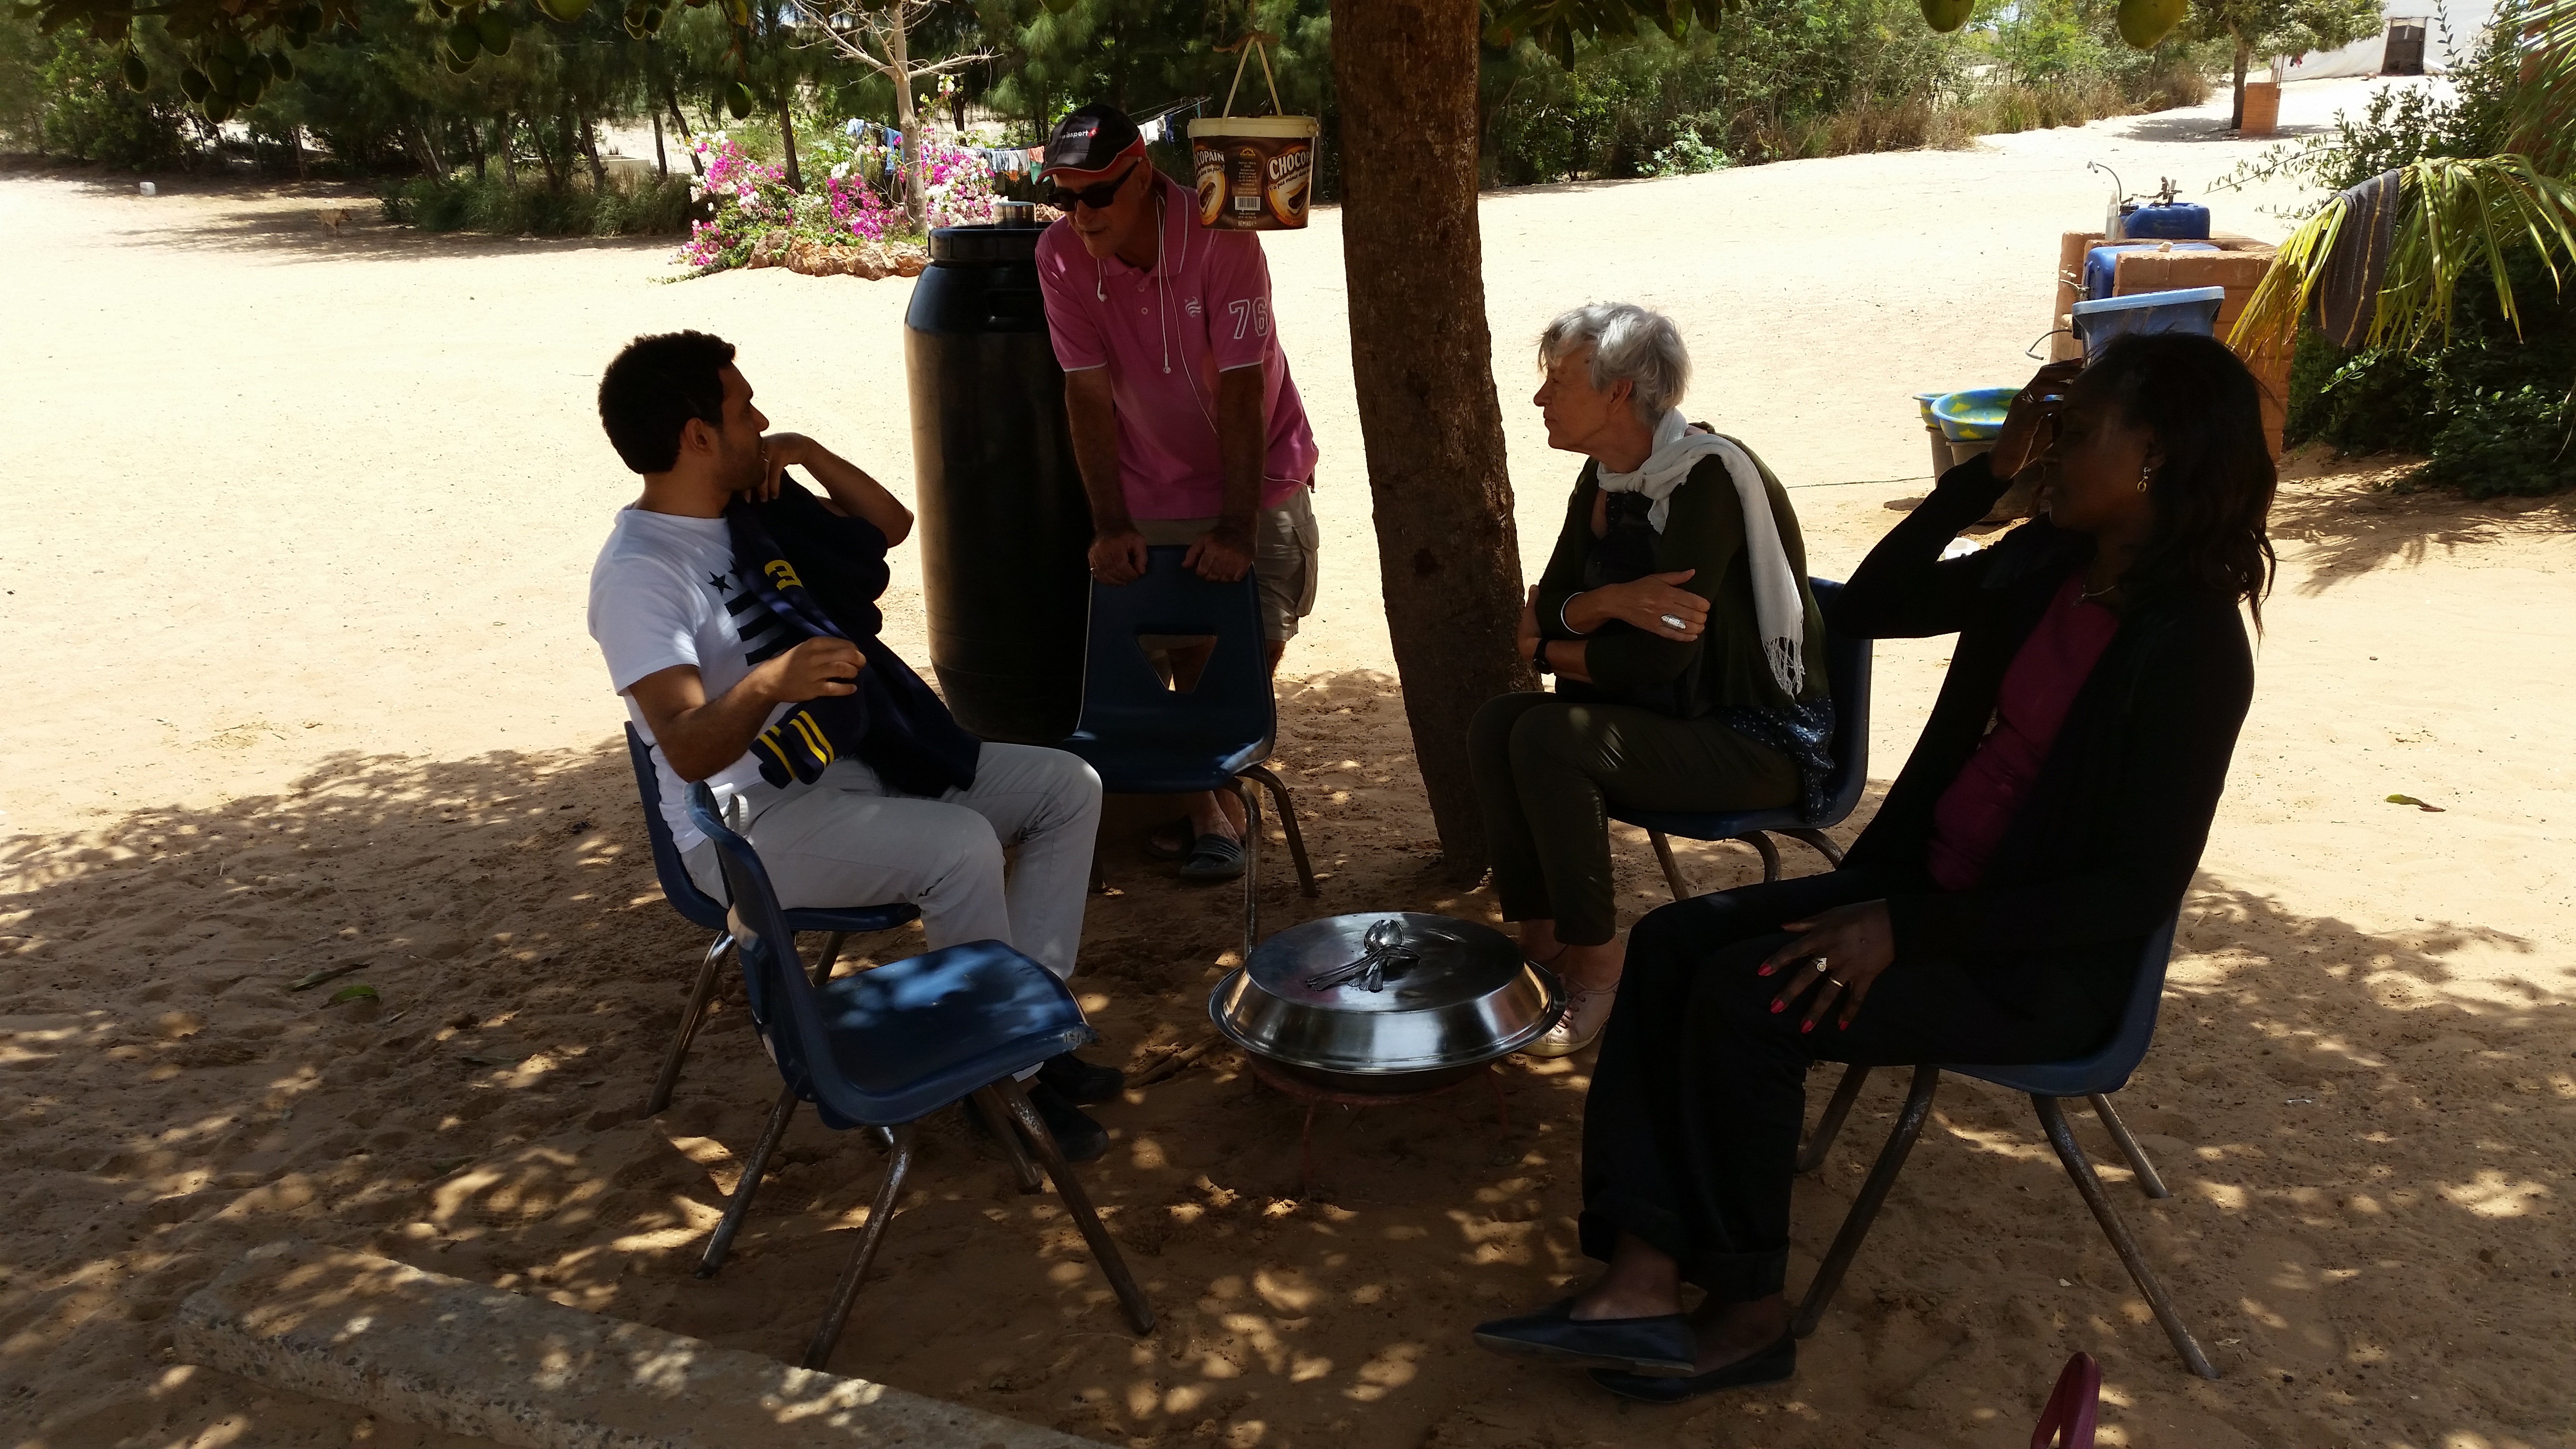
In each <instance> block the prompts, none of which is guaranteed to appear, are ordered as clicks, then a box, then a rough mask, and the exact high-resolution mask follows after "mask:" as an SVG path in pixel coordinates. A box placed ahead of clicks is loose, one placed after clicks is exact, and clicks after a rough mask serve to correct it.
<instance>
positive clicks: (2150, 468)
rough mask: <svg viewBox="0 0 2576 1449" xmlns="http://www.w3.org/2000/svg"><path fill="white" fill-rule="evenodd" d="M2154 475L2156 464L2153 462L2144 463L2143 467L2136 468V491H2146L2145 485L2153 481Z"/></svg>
mask: <svg viewBox="0 0 2576 1449" xmlns="http://www.w3.org/2000/svg"><path fill="white" fill-rule="evenodd" d="M2155 476H2156V465H2155V464H2153V463H2149V464H2148V465H2146V466H2145V467H2143V468H2140V469H2139V470H2138V491H2139V492H2141V493H2144V492H2146V491H2147V485H2148V484H2149V483H2151V482H2153V481H2155Z"/></svg>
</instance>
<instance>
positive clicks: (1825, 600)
mask: <svg viewBox="0 0 2576 1449" xmlns="http://www.w3.org/2000/svg"><path fill="white" fill-rule="evenodd" d="M1807 586H1808V587H1809V588H1810V589H1813V590H1814V591H1815V595H1816V605H1817V607H1818V608H1821V609H1823V610H1824V611H1825V617H1827V618H1829V619H1830V618H1832V617H1833V598H1834V596H1835V595H1837V594H1839V593H1841V592H1842V591H1843V586H1842V585H1841V583H1839V582H1837V581H1836V580H1833V579H1809V580H1807ZM1875 647H1876V646H1875V642H1874V641H1873V640H1871V639H1870V638H1869V637H1868V636H1867V635H1854V634H1845V633H1843V632H1841V631H1839V630H1837V629H1835V628H1834V627H1833V626H1832V625H1831V624H1828V625H1826V626H1825V680H1826V682H1827V683H1829V684H1831V685H1832V686H1833V691H1834V734H1833V741H1832V747H1833V754H1834V773H1833V777H1832V778H1831V779H1829V780H1827V781H1826V782H1825V799H1826V801H1827V803H1826V806H1825V818H1824V819H1823V820H1820V821H1818V822H1817V824H1819V825H1838V824H1840V823H1842V821H1844V820H1845V819H1847V818H1849V816H1850V815H1851V813H1852V810H1853V809H1854V808H1855V807H1857V806H1858V805H1859V804H1860V797H1861V792H1862V791H1863V790H1865V789H1867V788H1868V786H1869V674H1870V663H1871V658H1872V650H1873V649H1874V648H1875Z"/></svg>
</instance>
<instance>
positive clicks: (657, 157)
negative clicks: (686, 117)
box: [653, 111, 671, 181]
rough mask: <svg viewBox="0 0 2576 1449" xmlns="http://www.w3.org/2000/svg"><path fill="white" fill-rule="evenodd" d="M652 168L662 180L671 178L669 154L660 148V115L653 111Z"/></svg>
mask: <svg viewBox="0 0 2576 1449" xmlns="http://www.w3.org/2000/svg"><path fill="white" fill-rule="evenodd" d="M653 169H654V171H655V172H657V173H658V174H659V175H660V176H661V177H662V179H663V180H665V181H668V180H670V179H671V156H670V153H669V152H667V151H664V150H663V149H662V115H661V112H659V111H656V112H654V113H653Z"/></svg>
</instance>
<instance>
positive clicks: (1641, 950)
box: [1581, 870, 2139, 1303]
mask: <svg viewBox="0 0 2576 1449" xmlns="http://www.w3.org/2000/svg"><path fill="white" fill-rule="evenodd" d="M1923 888H1924V884H1923V882H1922V881H1920V880H1918V879H1913V878H1910V877H1908V876H1901V875H1893V874H1890V873H1887V872H1881V871H1864V870H1839V871H1835V872H1833V873H1831V874H1829V875H1821V876H1806V877H1801V878H1799V879H1796V880H1784V881H1777V882H1773V883H1771V884H1768V885H1755V886H1746V887H1744V888H1742V889H1740V890H1733V891H1724V892H1720V893H1719V894H1716V895H1708V896H1701V897H1699V898H1698V899H1696V900H1689V901H1682V902H1678V903H1676V904H1674V905H1669V906H1666V907H1664V908H1663V909H1661V910H1659V911H1656V912H1655V913H1654V914H1652V915H1650V916H1648V917H1646V918H1645V919H1644V920H1643V921H1640V922H1638V923H1637V925H1636V927H1635V929H1634V930H1632V931H1631V932H1630V933H1629V937H1628V964H1627V974H1626V975H1625V976H1624V977H1623V978H1622V979H1621V980H1620V983H1619V998H1618V1005H1617V1006H1616V1007H1615V1008H1614V1009H1613V1010H1612V1012H1611V1015H1610V1023H1609V1026H1608V1027H1607V1028H1606V1029H1605V1031H1604V1032H1603V1034H1602V1038H1601V1053H1600V1057H1599V1060H1598V1062H1597V1063H1596V1065H1595V1068H1594V1071H1593V1075H1592V1092H1591V1096H1590V1097H1589V1099H1587V1101H1586V1102H1585V1104H1584V1110H1583V1201H1584V1206H1583V1217H1582V1221H1581V1229H1582V1243H1583V1251H1584V1252H1585V1253H1586V1254H1588V1255H1590V1256H1592V1257H1594V1258H1599V1259H1603V1260H1605V1261H1606V1260H1607V1259H1608V1258H1609V1256H1610V1250H1611V1247H1612V1245H1613V1244H1614V1243H1616V1242H1617V1241H1618V1237H1619V1235H1620V1234H1621V1233H1629V1234H1633V1235H1635V1236H1636V1237H1638V1238H1640V1239H1642V1240H1644V1241H1645V1242H1646V1243H1648V1244H1650V1245H1652V1246H1653V1247H1656V1248H1658V1249H1661V1250H1662V1251H1663V1252H1665V1253H1667V1254H1669V1255H1670V1256H1671V1257H1672V1258H1673V1259H1674V1260H1675V1261H1676V1262H1678V1263H1679V1264H1680V1265H1681V1273H1682V1277H1683V1280H1684V1281H1686V1282H1690V1283H1695V1284H1698V1285H1699V1286H1700V1287H1701V1288H1703V1289H1705V1290H1706V1291H1707V1292H1708V1293H1709V1294H1710V1296H1711V1297H1712V1298H1714V1299H1715V1300H1716V1301H1718V1302H1721V1303H1745V1302H1750V1301H1752V1300H1754V1299H1757V1298H1765V1297H1768V1296H1770V1295H1771V1294H1774V1293H1778V1292H1780V1291H1781V1289H1782V1285H1783V1279H1784V1277H1785V1275H1786V1271H1787V1268H1788V1261H1789V1182H1790V1179H1791V1178H1792V1177H1793V1176H1794V1175H1795V1173H1796V1164H1797V1156H1798V1134H1799V1130H1800V1128H1801V1126H1802V1125H1803V1124H1804V1122H1805V1120H1806V1079H1807V1069H1808V1067H1809V1065H1810V1064H1812V1063H1813V1062H1816V1061H1820V1060H1821V1061H1839V1062H1858V1063H1862V1064H1866V1065H1869V1066H1896V1065H1905V1066H1912V1065H1916V1064H1919V1063H1923V1062H1982V1063H1992V1064H1998V1065H2000V1064H2007V1063H2018V1062H2050V1061H2063V1060H2066V1059H2068V1058H2071V1057H2077V1056H2081V1055H2084V1054H2085V1053H2087V1052H2090V1051H2093V1050H2095V1049H2097V1048H2098V1047H2100V1045H2101V1044H2102V1042H2103V1041H2105V1040H2106V1039H2107V1038H2108V1037H2109V1036H2110V1034H2111V1032H2112V1030H2113V1029H2114V1028H2115V1027H2116V1026H2117V1024H2118V1020H2119V1012H2120V1007H2121V1003H2122V1000H2123V998H2124V997H2125V995H2126V992H2127V989H2128V985H2129V982H2130V980H2131V979H2132V973H2133V972H2134V970H2135V968H2136V964H2137V960H2138V951H2139V946H2138V945H2137V944H2134V943H2132V944H2122V945H2117V946H2112V947H2105V948H2100V949H2097V950H2090V951H2086V952H2083V953H2080V954H2074V955H2068V956H2060V957H2055V958H2052V959H2050V960H2046V961H2033V960H2002V961H1996V962H1986V963H1975V962H1960V961H1944V960H1911V961H1909V960H1902V959H1900V960H1899V961H1897V963H1896V964H1895V965H1893V966H1891V967H1889V968H1888V970H1887V971H1886V972H1884V973H1883V974H1881V975H1880V976H1879V978H1878V980H1877V981H1876V982H1874V983H1873V984H1872V986H1871V989H1870V994H1869V999H1868V1000H1867V1001H1866V1002H1864V1003H1863V1004H1862V1006H1861V1009H1860V1014H1859V1015H1858V1016H1857V1017H1855V1018H1854V1019H1853V1021H1852V1024H1851V1026H1850V1028H1849V1029H1848V1030H1844V1029H1838V1028H1837V1027H1836V1026H1835V1024H1834V1018H1833V1017H1831V1016H1828V1017H1826V1018H1825V1019H1824V1020H1823V1021H1820V1022H1818V1023H1817V1025H1816V1029H1815V1030H1814V1031H1813V1032H1812V1033H1801V1032H1800V1031H1799V1029H1798V1028H1799V1023H1800V1022H1801V1021H1802V1020H1803V1019H1804V1007H1805V1005H1806V1002H1805V1000H1804V999H1803V998H1802V999H1801V1001H1800V1003H1799V1006H1798V1008H1797V1009H1793V1010H1788V1011H1782V1012H1777V1013H1775V1012H1773V1011H1772V1010H1771V1001H1772V998H1773V997H1775V996H1776V995H1778V994H1779V990H1780V987H1781V984H1782V983H1783V981H1784V980H1786V976H1785V975H1784V974H1782V975H1772V976H1767V977H1766V976H1758V975H1756V974H1755V972H1756V970H1757V969H1758V968H1759V967H1760V966H1761V964H1762V960H1763V958H1764V957H1765V956H1768V955H1769V954H1770V953H1771V952H1773V951H1776V950H1778V949H1779V948H1780V947H1781V946H1783V945H1785V944H1787V942H1788V941H1789V939H1790V936H1789V934H1788V933H1785V932H1783V931H1781V930H1780V925H1781V923H1782V922H1784V921H1795V920H1804V919H1806V918H1807V917H1808V916H1809V915H1811V914H1813V913H1815V912H1819V911H1823V910H1826V909H1829V908H1831V907H1834V906H1839V905H1848V904H1851V903H1853V902H1858V901H1867V900H1875V899H1878V898H1880V897H1882V896H1885V895H1888V894H1889V893H1891V891H1896V890H1920V889H1923Z"/></svg>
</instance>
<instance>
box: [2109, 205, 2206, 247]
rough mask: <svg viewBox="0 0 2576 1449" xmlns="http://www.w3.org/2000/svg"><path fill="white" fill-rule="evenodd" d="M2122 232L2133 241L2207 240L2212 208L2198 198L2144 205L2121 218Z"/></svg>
mask: <svg viewBox="0 0 2576 1449" xmlns="http://www.w3.org/2000/svg"><path fill="white" fill-rule="evenodd" d="M2120 235H2121V236H2123V237H2125V238H2127V239H2128V240H2130V241H2207V240H2209V208H2208V207H2206V206H2202V205H2201V204H2199V203H2198V202H2194V201H2168V202H2163V203H2160V204H2156V205H2151V206H2141V207H2139V208H2138V209H2137V210H2135V211H2133V212H2130V213H2129V214H2128V215H2126V216H2123V217H2121V218H2120Z"/></svg>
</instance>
